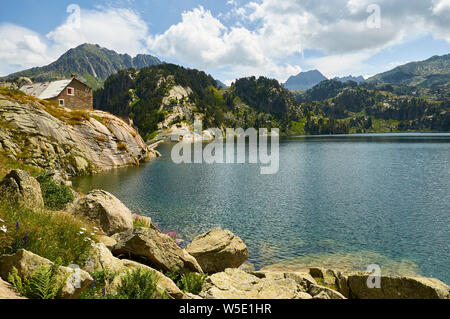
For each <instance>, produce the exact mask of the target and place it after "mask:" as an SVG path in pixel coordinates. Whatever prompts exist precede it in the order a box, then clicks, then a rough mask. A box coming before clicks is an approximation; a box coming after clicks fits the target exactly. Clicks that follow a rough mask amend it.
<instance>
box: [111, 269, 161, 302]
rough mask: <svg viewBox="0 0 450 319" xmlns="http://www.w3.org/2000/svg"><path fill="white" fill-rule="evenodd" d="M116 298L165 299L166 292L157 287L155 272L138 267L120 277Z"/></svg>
mask: <svg viewBox="0 0 450 319" xmlns="http://www.w3.org/2000/svg"><path fill="white" fill-rule="evenodd" d="M114 298H116V299H161V298H162V299H166V298H167V294H166V293H165V292H162V291H160V290H159V289H158V288H157V279H156V272H154V271H150V270H146V269H142V268H138V269H136V270H133V271H131V272H127V273H126V274H125V275H123V276H122V277H121V284H120V285H119V287H118V288H117V294H116V295H114Z"/></svg>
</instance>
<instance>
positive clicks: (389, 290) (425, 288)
mask: <svg viewBox="0 0 450 319" xmlns="http://www.w3.org/2000/svg"><path fill="white" fill-rule="evenodd" d="M367 279H368V275H367V274H351V275H349V276H348V288H349V294H350V298H353V299H449V298H450V287H449V286H447V285H446V284H444V283H443V282H442V281H440V280H437V279H434V278H424V277H393V276H382V277H381V278H380V288H368V286H367Z"/></svg>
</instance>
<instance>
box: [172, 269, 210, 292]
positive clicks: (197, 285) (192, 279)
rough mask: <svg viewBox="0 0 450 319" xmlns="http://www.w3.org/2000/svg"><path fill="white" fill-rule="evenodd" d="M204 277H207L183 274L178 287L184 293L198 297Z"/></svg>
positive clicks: (196, 274)
mask: <svg viewBox="0 0 450 319" xmlns="http://www.w3.org/2000/svg"><path fill="white" fill-rule="evenodd" d="M206 277H207V275H205V274H198V273H195V272H191V273H188V274H183V275H181V279H180V281H179V282H178V286H179V288H180V289H181V290H183V291H185V292H189V293H192V294H194V295H198V294H199V293H200V292H201V291H202V288H203V283H204V282H205V279H206Z"/></svg>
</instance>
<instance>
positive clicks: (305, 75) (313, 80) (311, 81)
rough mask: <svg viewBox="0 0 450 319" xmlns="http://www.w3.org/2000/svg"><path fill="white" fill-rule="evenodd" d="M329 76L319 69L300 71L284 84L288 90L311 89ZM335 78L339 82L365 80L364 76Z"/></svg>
mask: <svg viewBox="0 0 450 319" xmlns="http://www.w3.org/2000/svg"><path fill="white" fill-rule="evenodd" d="M326 80H328V78H327V77H326V76H324V75H323V74H322V73H321V72H320V71H319V70H312V71H307V72H300V73H299V74H297V75H295V76H291V77H290V78H289V79H288V80H287V81H286V83H284V84H283V86H284V87H285V88H286V89H288V90H292V91H295V90H309V89H311V88H313V87H314V86H316V85H317V84H319V83H320V82H322V81H326ZM334 80H336V81H339V82H347V81H354V82H357V83H360V82H363V81H364V77H363V76H361V75H360V76H352V75H349V76H346V77H342V78H339V77H336V78H334Z"/></svg>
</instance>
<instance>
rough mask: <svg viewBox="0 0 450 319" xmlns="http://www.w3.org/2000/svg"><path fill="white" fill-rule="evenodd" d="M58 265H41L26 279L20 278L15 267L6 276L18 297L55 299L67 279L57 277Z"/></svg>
mask: <svg viewBox="0 0 450 319" xmlns="http://www.w3.org/2000/svg"><path fill="white" fill-rule="evenodd" d="M59 266H60V265H59V264H58V263H55V264H54V265H52V266H49V265H41V266H40V267H39V268H38V269H37V270H36V271H35V272H33V274H32V275H31V276H30V277H28V278H23V279H22V278H21V277H20V276H19V275H18V271H17V269H16V267H13V269H12V271H11V272H10V273H9V275H8V281H9V282H10V283H11V284H12V285H13V286H14V288H15V289H16V290H17V292H19V294H20V295H22V296H24V297H27V298H30V299H55V298H56V297H57V296H58V294H59V292H60V291H61V289H62V288H63V287H64V284H65V281H66V280H67V277H64V276H60V275H58V269H59Z"/></svg>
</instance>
